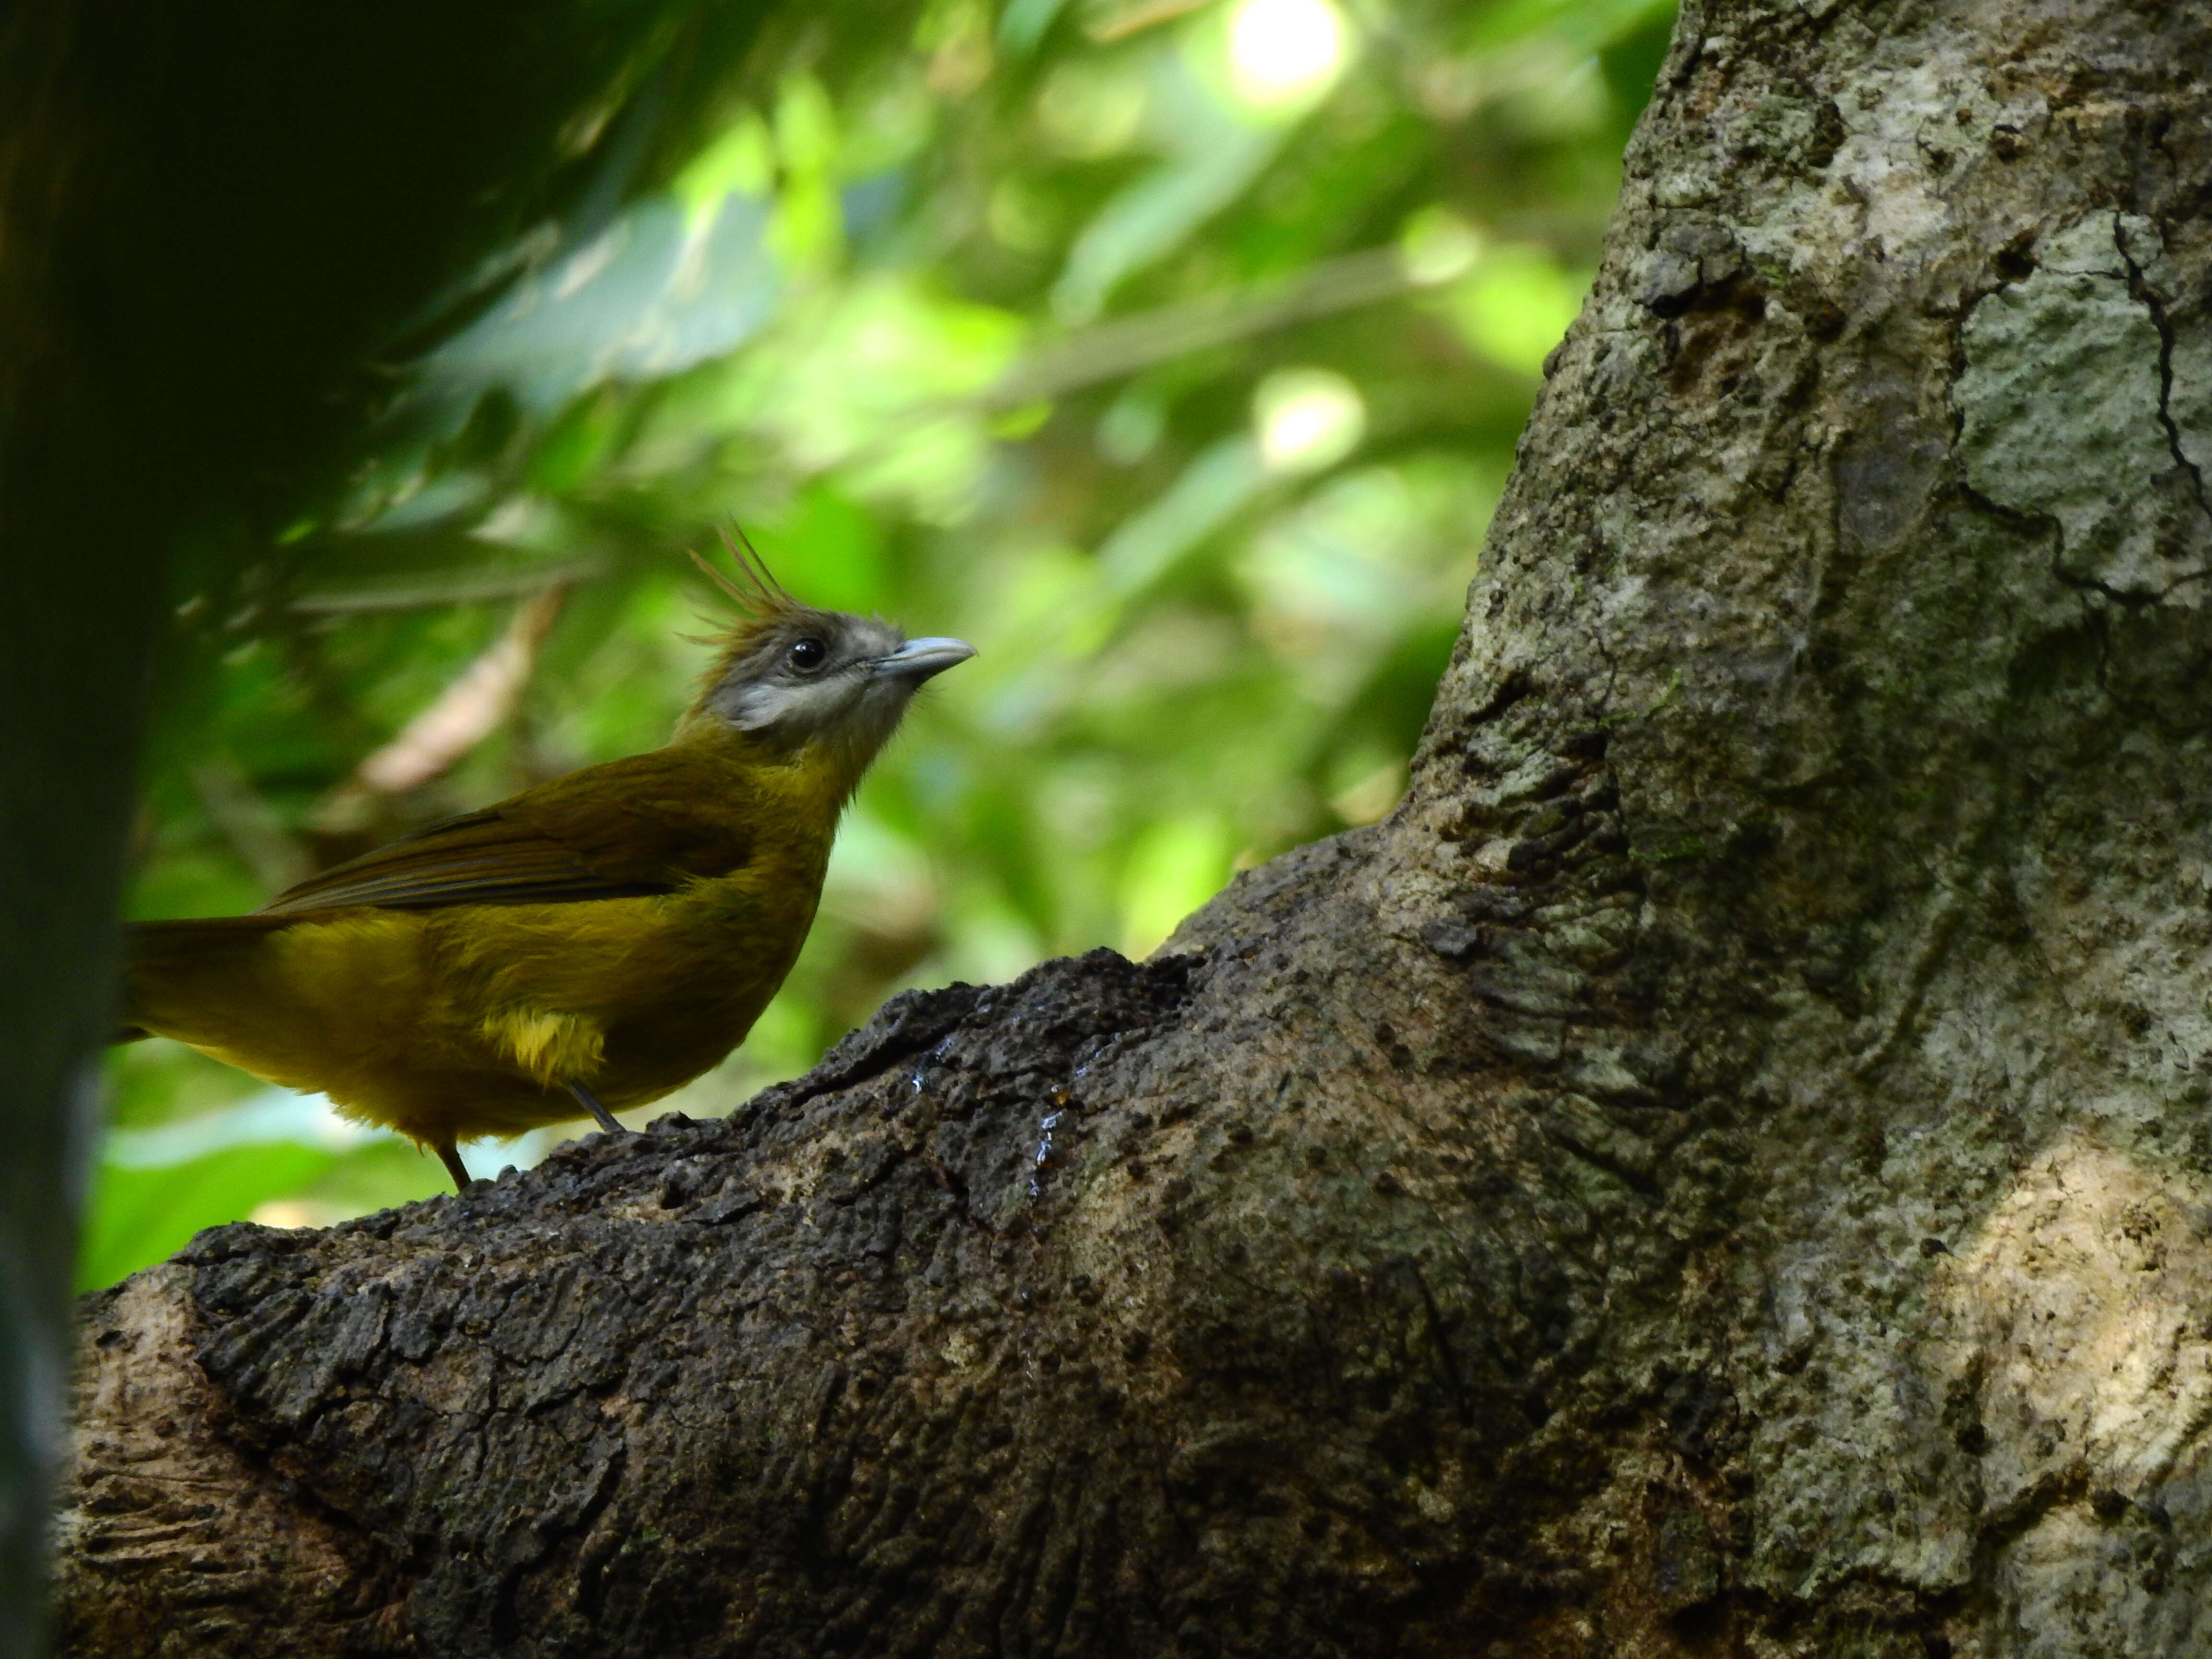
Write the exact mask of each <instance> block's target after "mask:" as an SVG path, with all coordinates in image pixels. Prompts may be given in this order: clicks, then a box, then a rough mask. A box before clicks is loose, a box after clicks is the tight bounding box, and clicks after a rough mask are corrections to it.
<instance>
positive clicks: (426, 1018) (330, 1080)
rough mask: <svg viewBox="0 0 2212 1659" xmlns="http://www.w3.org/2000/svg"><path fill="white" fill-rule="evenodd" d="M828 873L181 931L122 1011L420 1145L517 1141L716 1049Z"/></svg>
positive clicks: (666, 1082)
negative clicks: (589, 1102)
mask: <svg viewBox="0 0 2212 1659" xmlns="http://www.w3.org/2000/svg"><path fill="white" fill-rule="evenodd" d="M794 876H795V877H797V879H793V877H794ZM779 877H780V878H779ZM820 880H821V876H820V867H819V865H818V863H817V864H815V866H814V867H813V868H812V869H811V870H801V871H785V872H777V874H776V875H775V876H772V875H771V874H770V873H769V872H762V871H757V870H752V869H748V870H746V871H744V872H739V873H738V874H736V875H733V876H730V877H726V878H723V879H721V880H719V881H711V882H701V883H698V884H696V885H694V886H691V887H689V888H686V889H684V890H683V891H681V892H678V893H676V894H672V895H668V896H654V897H644V898H620V899H599V900H592V901H589V902H578V903H567V904H520V905H477V906H465V907H457V908H448V909H434V910H377V909H365V908H364V909H351V910H343V911H333V912H331V913H329V914H328V915H307V916H303V917H301V919H300V920H298V921H294V922H292V923H290V924H289V925H288V926H284V927H277V928H274V929H270V930H269V931H264V932H259V933H219V932H218V931H216V930H214V929H210V931H209V933H207V934H206V935H205V939H204V943H201V944H197V945H195V944H193V943H192V942H191V940H192V938H193V936H191V935H190V934H188V933H179V934H178V935H177V936H175V937H174V938H173V939H170V940H168V941H167V943H166V944H165V945H163V946H162V947H161V949H160V950H159V951H152V952H149V953H148V954H146V955H144V956H143V957H140V958H138V959H134V961H133V963H132V977H131V998H130V1018H131V1020H132V1022H133V1023H134V1024H137V1025H140V1026H142V1027H143V1028H144V1029H145V1030H149V1031H152V1032H155V1033H156V1034H158V1035H161V1036H169V1037H173V1038H175V1039H177V1040H178V1041H179V1042H185V1043H187V1044H189V1045H191V1047H193V1048H198V1049H200V1050H201V1051H202V1052H204V1053H205V1054H210V1055H212V1056H213V1057H214V1058H216V1059H217V1060H222V1061H225V1062H226V1063H228V1064H229V1065H233V1066H239V1067H240V1068H241V1069H242V1070H245V1071H247V1072H251V1073H253V1074H254V1075H256V1076H257V1077H261V1078H264V1079H268V1080H269V1081H270V1082H272V1083H277V1084H282V1085H286V1086H288V1087H291V1088H295V1089H303V1090H310V1091H319V1092H321V1093H323V1094H325V1095H327V1096H329V1097H330V1098H331V1100H332V1101H333V1102H334V1103H336V1104H337V1106H338V1108H339V1109H341V1110H342V1111H343V1112H345V1113H346V1114H347V1115H349V1116H353V1117H356V1118H359V1119H362V1120H365V1121H370V1122H374V1123H380V1124H383V1125H386V1126H387V1127H391V1128H393V1129H397V1130H398V1131H400V1132H401V1133H404V1134H408V1135H411V1136H413V1137H414V1138H415V1139H417V1140H419V1141H422V1142H425V1143H427V1144H430V1145H441V1144H444V1143H446V1142H448V1141H451V1140H460V1139H471V1138H472V1137H475V1136H478V1135H508V1134H515V1133H520V1132H521V1131H523V1130H525V1129H528V1128H532V1127H536V1126H538V1125H539V1124H543V1123H552V1122H558V1121H563V1120H566V1119H569V1118H574V1117H577V1116H580V1115H581V1113H580V1109H579V1108H578V1107H577V1104H576V1103H575V1100H574V1097H572V1096H571V1095H570V1094H569V1093H568V1089H567V1087H566V1085H568V1083H570V1082H576V1083H580V1084H583V1085H585V1086H586V1087H587V1088H589V1089H590V1090H591V1091H592V1092H593V1093H594V1094H596V1095H598V1096H599V1098H600V1099H601V1100H603V1101H605V1103H607V1105H609V1106H610V1107H611V1108H613V1109H617V1110H621V1109H624V1108H626V1107H630V1106H637V1105H642V1104H644V1103H647V1102H649V1101H653V1100H657V1099H659V1097H661V1096H663V1095H665V1094H667V1093H669V1092H670V1091H671V1090H674V1089H676V1088H678V1087H680V1086H681V1085H684V1084H685V1083H687V1082H689V1081H690V1079H693V1078H695V1077H696V1076H698V1075H699V1073H702V1072H704V1071H706V1070H707V1069H708V1068H709V1067H710V1066H714V1065H715V1064H716V1063H717V1062H718V1061H720V1060H721V1059H722V1058H723V1056H725V1055H726V1054H728V1053H729V1052H730V1050H731V1049H732V1048H735V1047H736V1046H737V1044H738V1042H741V1041H742V1040H743V1039H744V1035H745V1033H746V1032H747V1031H748V1030H750V1029H751V1027H752V1024H753V1021H754V1020H755V1019H757V1018H759V1015H760V1012H761V1010H762V1009H763V1008H764V1007H766V1006H768V1002H769V999H770V998H771V997H773V996H774V995H775V992H776V988H777V987H779V986H780V985H781V983H782V982H783V978H784V975H786V974H787V973H788V972H789V971H790V969H791V964H792V963H793V961H794V960H795V959H796V958H797V957H798V954H799V945H801V944H802V943H803V942H804V940H805V936H806V930H807V928H808V927H809V926H810V925H811V922H812V920H813V915H814V906H815V899H816V895H817V893H818V891H819V889H820Z"/></svg>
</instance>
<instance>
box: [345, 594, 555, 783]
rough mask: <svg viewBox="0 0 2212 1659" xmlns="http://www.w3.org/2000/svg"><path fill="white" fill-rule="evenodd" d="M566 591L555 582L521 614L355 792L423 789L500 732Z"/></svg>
mask: <svg viewBox="0 0 2212 1659" xmlns="http://www.w3.org/2000/svg"><path fill="white" fill-rule="evenodd" d="M568 588H569V584H568V583H567V582H565V581H562V582H556V583H554V584H553V585H552V586H550V587H547V588H544V589H543V590H542V591H541V592H538V594H537V596H536V597H534V598H533V599H530V600H529V601H528V602H527V603H526V604H525V605H522V606H521V608H520V609H519V610H518V611H515V613H514V619H513V621H512V622H510V623H507V631H506V632H505V633H503V634H501V635H500V636H499V638H498V639H497V640H495V641H493V642H492V644H491V646H490V647H489V649H487V650H486V651H485V652H484V653H483V655H481V656H479V657H478V658H477V659H476V660H475V661H474V662H472V663H471V664H470V665H468V667H467V668H465V669H464V670H463V671H462V672H461V676H460V678H459V679H457V680H455V681H454V682H453V684H451V685H449V686H447V688H446V689H445V690H444V692H443V693H442V694H441V695H440V696H439V697H438V700H437V701H436V702H433V703H432V704H431V705H430V706H429V707H428V708H425V709H424V710H423V711H422V713H421V714H417V715H416V717H415V718H414V719H413V720H410V721H408V722H407V725H406V726H405V727H404V729H403V730H402V731H401V732H400V733H399V735H398V737H396V738H392V741H391V742H389V743H387V744H385V745H384V747H383V748H381V749H380V750H377V751H376V752H375V753H374V754H372V755H371V756H369V757H368V759H366V760H364V761H362V763H361V764H360V765H359V766H358V767H356V768H355V769H354V775H353V778H352V785H353V787H358V788H361V789H365V790H367V791H368V792H369V793H372V794H378V795H398V794H404V793H406V792H407V791H408V790H410V789H419V788H421V787H422V786H423V785H424V784H426V783H428V782H429V781H431V780H432V779H433V778H436V777H439V776H441V775H444V774H445V773H446V772H447V771H450V770H451V769H453V765H454V763H457V762H458V761H459V759H460V758H461V757H463V756H464V755H465V754H467V753H468V752H469V750H471V749H473V748H475V747H476V746H477V744H480V743H482V742H483V740H484V739H485V738H488V737H489V736H490V735H491V734H492V733H493V732H495V731H497V730H498V729H499V728H500V726H501V725H502V724H504V723H505V721H506V720H507V716H508V715H510V714H513V712H514V706H515V704H516V702H518V701H520V698H521V696H522V689H523V687H525V686H526V685H527V684H529V683H530V675H531V671H532V669H533V668H535V667H536V666H537V665H538V647H539V646H540V645H542V644H544V640H545V636H546V635H547V634H548V633H550V632H551V631H552V628H553V623H554V622H555V620H556V618H557V617H559V616H560V614H561V606H562V602H563V601H564V600H566V599H568Z"/></svg>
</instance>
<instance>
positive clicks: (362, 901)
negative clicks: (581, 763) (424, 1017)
mask: <svg viewBox="0 0 2212 1659" xmlns="http://www.w3.org/2000/svg"><path fill="white" fill-rule="evenodd" d="M735 782H736V781H735V780H734V779H732V777H731V776H730V775H728V774H727V772H726V769H723V768H721V767H718V766H715V765H714V764H713V763H711V762H707V761H702V759H700V758H699V757H694V756H691V755H688V754H686V753H685V752H684V751H683V750H673V749H668V750H654V751H653V753H652V754H649V755H635V756H632V757H629V759H627V760H619V761H610V762H609V763H606V764H605V765H604V766H591V767H586V768H585V769H583V770H582V771H580V772H571V773H569V774H568V775H567V776H566V777H560V778H556V779H554V780H553V781H551V782H550V783H544V784H540V785H539V786H538V787H537V788H535V789H530V790H526V791H525V792H524V793H521V794H520V795H516V796H514V797H513V798H512V799H507V800H504V801H501V803H500V804H499V805H496V806H487V807H485V808H484V809H483V811H477V812H465V813H463V814H461V815H460V816H459V817H452V818H447V819H446V820H444V821H443V822H442V823H434V824H431V825H429V826H428V828H427V829H418V830H416V832H415V833H414V834H412V835H410V836H401V837H400V838H399V839H398V840H397V841H395V842H389V843H388V844H386V845H385V846H383V847H380V848H377V849H376V850H375V851H374V852H373V853H366V854H362V856H361V857H360V858H357V859H354V860H350V861H349V862H347V863H344V864H341V865H338V866H335V867H334V868H331V869H329V870H325V871H323V872H321V873H320V874H319V875H313V876H310V877H309V878H307V880H305V881H303V882H301V883H299V884H296V885H295V886H292V887H289V888H287V889H286V890H284V891H283V892H282V893H279V894H278V895H277V896H276V897H275V898H273V899H271V900H270V902H268V903H266V904H264V905H263V906H262V907H261V908H260V909H259V910H258V911H257V912H256V913H255V915H257V916H266V917H280V916H296V915H301V914H304V913H307V912H312V911H318V910H336V909H343V908H348V907H349V906H356V905H369V906H374V907H375V908H380V909H397V910H424V909H438V908H444V907H447V906H449V905H459V904H562V903H572V902H580V901H584V900H590V899H609V898H631V897H636V896H641V895H647V894H653V893H672V892H674V891H676V890H678V888H681V887H684V886H686V885H688V884H690V883H692V882H695V881H698V880H702V879H708V878H714V877H716V876H723V875H727V874H729V873H730V872H732V871H734V870H737V869H739V868H741V867H743V866H744V864H745V863H746V862H747V860H749V859H750V856H751V852H752V835H751V831H750V826H749V824H748V822H747V814H746V813H745V811H744V801H743V799H742V796H741V793H740V792H739V791H738V790H737V789H736V788H735V787H733V785H734V784H735Z"/></svg>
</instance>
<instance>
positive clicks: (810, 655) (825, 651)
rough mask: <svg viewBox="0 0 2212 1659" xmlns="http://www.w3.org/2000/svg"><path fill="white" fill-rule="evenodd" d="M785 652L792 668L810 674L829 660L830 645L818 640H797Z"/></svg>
mask: <svg viewBox="0 0 2212 1659" xmlns="http://www.w3.org/2000/svg"><path fill="white" fill-rule="evenodd" d="M786 654H787V657H788V658H789V659H790V662H791V665H792V666H793V668H795V669H797V670H798V671H799V672H800V673H802V674H811V673H812V672H813V671H815V670H816V669H817V668H819V667H821V666H822V665H823V663H825V662H828V661H829V647H828V646H826V645H824V644H823V643H822V641H819V640H797V641H793V644H792V647H791V649H790V651H789V652H788V653H786Z"/></svg>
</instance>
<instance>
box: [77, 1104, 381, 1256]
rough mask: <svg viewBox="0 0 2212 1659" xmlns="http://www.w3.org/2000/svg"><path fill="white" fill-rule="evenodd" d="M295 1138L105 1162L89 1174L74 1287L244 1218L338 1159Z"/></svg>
mask: <svg viewBox="0 0 2212 1659" xmlns="http://www.w3.org/2000/svg"><path fill="white" fill-rule="evenodd" d="M335 1164H337V1155H336V1154H335V1153H332V1152H323V1151H320V1150H319V1149H318V1148H315V1147H313V1146H301V1145H300V1144H299V1143H298V1142H296V1141H279V1142H275V1143H271V1144H270V1145H266V1146H231V1147H226V1148H225V1149H223V1150H222V1151H221V1152H210V1153H207V1154H206V1155H205V1156H204V1157H200V1158H191V1159H188V1160H186V1161H185V1162H184V1163H181V1164H167V1165H158V1166H155V1167H153V1168H150V1169H133V1168H129V1167H126V1166H125V1165H122V1164H115V1163H112V1162H103V1163H102V1164H100V1169H99V1171H98V1173H97V1175H96V1176H95V1177H94V1188H93V1195H92V1206H91V1218H90V1220H89V1221H88V1224H87V1225H86V1229H85V1242H84V1247H83V1254H82V1261H81V1265H80V1267H79V1268H78V1270H77V1288H78V1289H79V1290H86V1291H96V1290H100V1289H101V1288H103V1287H104V1286H106V1285H112V1284H113V1283H114V1282H115V1281H116V1280H117V1279H122V1278H125V1276H127V1275H129V1274H131V1273H136V1272H137V1271H138V1269H139V1268H141V1267H148V1266H150V1265H151V1264H152V1263H154V1262H156V1261H161V1259H162V1258H163V1257H165V1256H168V1255H174V1254H175V1253H176V1252H177V1251H178V1250H179V1249H182V1248H183V1247H184V1246H185V1243H188V1242H189V1241H190V1240H191V1237H192V1235H193V1234H194V1233H197V1232H198V1231H200V1230H201V1229H202V1228H204V1227H216V1226H221V1225H222V1224H223V1223H225V1222H229V1221H236V1220H238V1219H239V1218H240V1217H242V1216H246V1215H250V1214H251V1213H252V1212H253V1211H254V1209H255V1208H257V1207H258V1206H260V1205H261V1204H263V1203H265V1202H266V1201H268V1200H270V1199H273V1198H276V1197H279V1196H280V1195H282V1194H287V1193H291V1192H295V1191H296V1190H298V1189H299V1188H302V1187H304V1186H306V1185H307V1183H308V1182H311V1181H313V1180H314V1179H315V1178H316V1177H318V1176H322V1175H325V1174H327V1173H328V1172H329V1171H330V1170H331V1168H332V1167H333V1166H334V1165H335Z"/></svg>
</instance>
